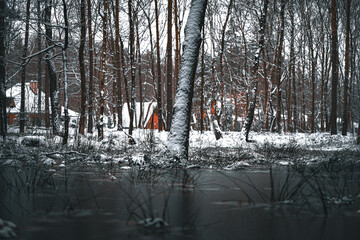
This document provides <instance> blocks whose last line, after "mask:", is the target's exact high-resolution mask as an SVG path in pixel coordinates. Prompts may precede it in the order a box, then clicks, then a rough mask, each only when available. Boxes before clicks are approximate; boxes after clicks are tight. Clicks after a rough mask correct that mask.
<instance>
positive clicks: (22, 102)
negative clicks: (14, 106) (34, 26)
mask: <svg viewBox="0 0 360 240" xmlns="http://www.w3.org/2000/svg"><path fill="white" fill-rule="evenodd" d="M29 20H30V0H27V2H26V24H25V41H24V46H23V54H22V57H23V58H25V57H26V56H27V49H28V45H29V26H30V24H29ZM25 82H26V64H25V62H24V63H23V66H22V71H21V100H20V121H19V123H20V132H21V133H23V132H24V131H25V122H26V116H25V114H26V113H25Z"/></svg>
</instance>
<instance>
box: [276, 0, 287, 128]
mask: <svg viewBox="0 0 360 240" xmlns="http://www.w3.org/2000/svg"><path fill="white" fill-rule="evenodd" d="M285 4H286V3H285V0H281V10H280V18H281V26H280V42H279V49H278V52H277V58H276V60H277V61H276V65H277V78H278V79H277V82H276V87H277V104H276V127H277V132H278V133H280V132H281V103H282V96H281V95H282V94H281V93H282V89H281V67H282V51H283V43H284V30H285Z"/></svg>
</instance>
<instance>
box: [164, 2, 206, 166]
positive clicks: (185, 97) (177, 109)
mask: <svg viewBox="0 0 360 240" xmlns="http://www.w3.org/2000/svg"><path fill="white" fill-rule="evenodd" d="M206 5H207V0H192V1H191V7H190V13H189V17H188V20H187V23H186V27H185V41H184V51H183V55H182V58H181V67H180V74H179V81H178V88H177V90H176V97H175V104H174V111H173V112H174V115H173V119H172V123H171V129H170V135H169V137H168V143H167V147H168V150H169V152H170V154H171V155H172V156H173V158H175V160H180V161H182V162H184V161H187V159H188V149H189V132H190V116H191V104H192V97H193V90H194V80H195V74H196V67H197V62H198V57H199V51H200V44H201V29H202V27H203V24H204V18H205V10H206Z"/></svg>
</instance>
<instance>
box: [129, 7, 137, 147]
mask: <svg viewBox="0 0 360 240" xmlns="http://www.w3.org/2000/svg"><path fill="white" fill-rule="evenodd" d="M128 8H129V13H128V14H129V25H130V26H129V27H130V36H129V37H130V39H129V41H130V42H129V48H130V72H131V95H130V96H131V106H130V124H129V143H130V144H135V141H134V139H133V138H132V132H133V127H134V126H133V124H134V113H135V97H136V96H135V62H134V42H135V34H134V22H133V17H132V16H133V6H132V0H129V1H128Z"/></svg>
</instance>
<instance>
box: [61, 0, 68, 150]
mask: <svg viewBox="0 0 360 240" xmlns="http://www.w3.org/2000/svg"><path fill="white" fill-rule="evenodd" d="M62 2H63V8H64V9H63V10H64V23H65V28H64V30H65V43H64V45H63V46H62V59H63V68H64V69H63V71H64V99H65V103H64V118H65V119H64V121H65V124H64V128H65V132H64V136H63V142H62V144H63V145H66V144H67V142H68V138H69V121H70V119H69V111H68V109H69V96H68V80H67V57H66V50H67V48H68V45H69V21H68V15H67V6H66V2H65V0H62Z"/></svg>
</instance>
